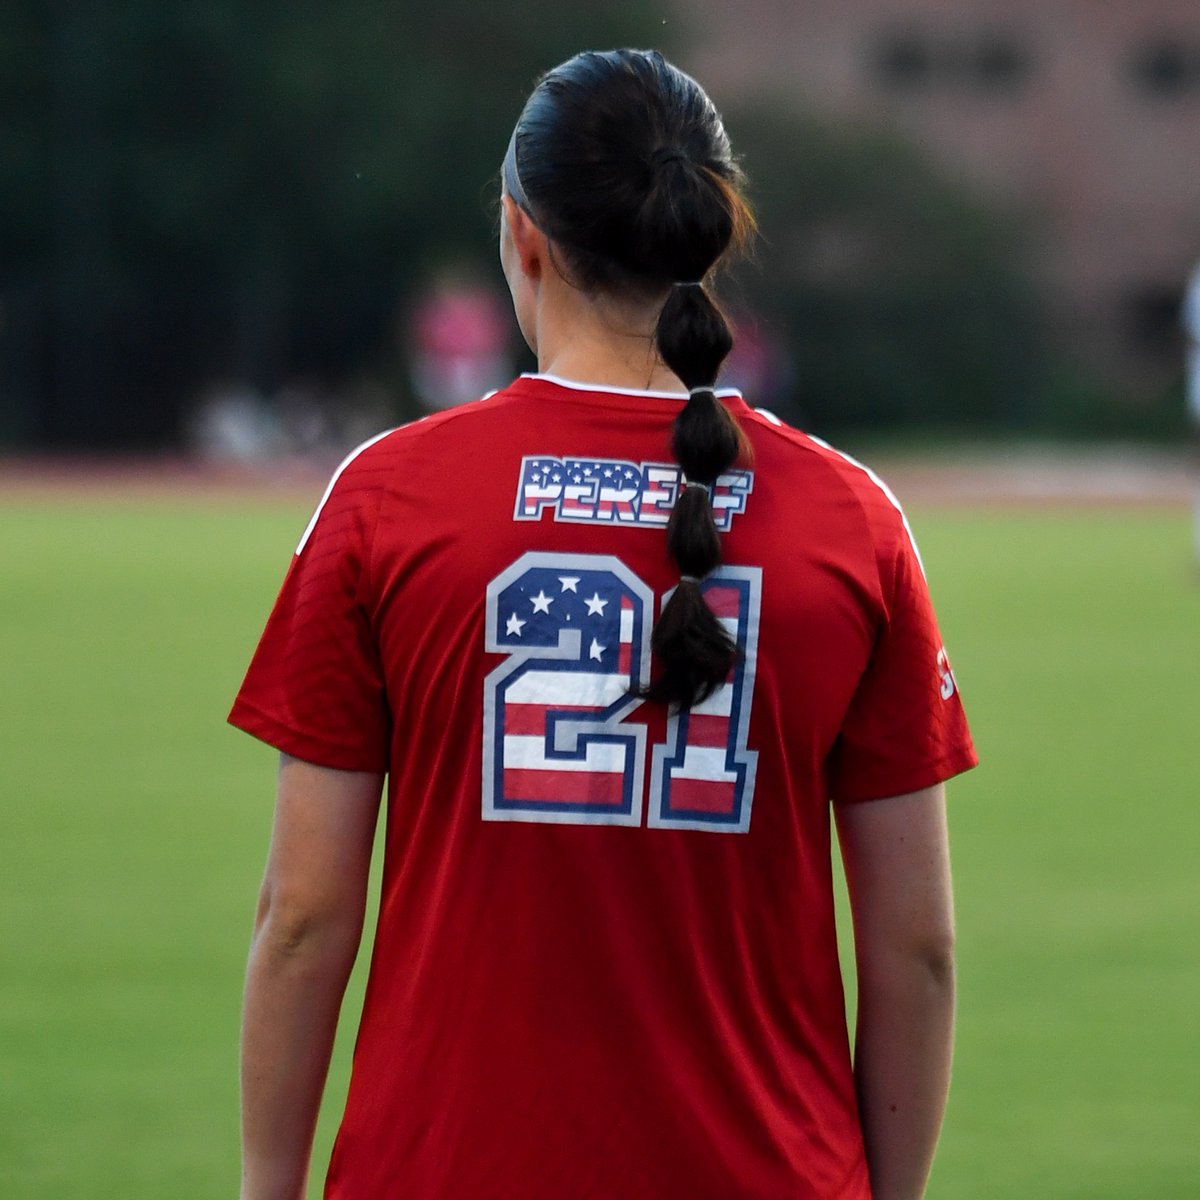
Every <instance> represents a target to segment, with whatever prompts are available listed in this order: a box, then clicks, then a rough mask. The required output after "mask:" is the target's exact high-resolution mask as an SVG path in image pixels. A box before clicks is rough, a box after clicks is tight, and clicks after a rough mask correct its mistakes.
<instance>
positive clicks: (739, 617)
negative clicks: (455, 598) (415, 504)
mask: <svg viewBox="0 0 1200 1200" xmlns="http://www.w3.org/2000/svg"><path fill="white" fill-rule="evenodd" d="M701 589H702V591H703V593H704V598H705V600H706V602H707V603H708V605H709V607H710V608H711V609H712V610H713V612H714V613H715V614H716V616H717V618H718V619H719V620H720V621H721V622H722V624H723V625H724V626H725V628H726V629H727V630H728V631H729V633H730V635H731V636H732V637H733V638H734V640H735V641H736V643H737V646H738V650H739V654H738V661H737V664H736V666H735V667H734V669H733V671H731V672H730V675H729V678H728V680H727V681H726V682H725V684H724V685H723V686H722V687H720V688H718V689H717V691H716V692H714V693H713V694H712V695H711V696H710V697H709V698H708V699H707V700H705V701H704V702H703V703H701V704H697V705H694V706H693V707H691V708H687V709H684V710H682V711H681V712H679V713H677V714H674V715H672V717H671V718H670V720H669V722H668V724H667V735H666V740H665V741H664V742H662V743H660V744H658V745H655V746H650V747H648V746H647V730H646V727H645V725H643V724H640V723H639V722H638V721H636V720H633V719H630V718H632V717H634V715H635V713H636V710H637V709H638V707H639V706H640V705H641V703H642V701H640V700H638V699H636V698H635V697H633V696H631V695H630V691H631V690H636V689H637V688H640V687H641V686H643V685H644V684H645V683H646V681H647V680H648V678H649V672H650V629H651V626H652V624H653V620H654V595H653V593H652V592H651V590H650V588H649V587H648V586H647V585H646V584H645V583H644V582H643V581H642V580H641V579H639V578H638V577H637V576H636V575H635V574H634V573H633V572H632V571H631V570H629V568H628V567H626V566H625V564H624V563H622V562H621V560H620V559H618V558H615V557H612V556H611V555H598V554H545V553H539V552H531V553H528V554H524V555H522V556H521V557H520V558H519V559H518V560H517V561H516V562H515V563H513V564H512V566H510V567H509V568H508V569H507V570H505V571H502V572H501V573H500V574H499V575H497V576H496V578H495V579H493V580H492V582H491V583H490V584H489V585H488V589H487V615H486V621H487V625H486V638H487V641H486V648H487V650H488V651H489V652H491V653H493V654H503V655H505V660H504V662H502V663H501V664H500V665H499V666H498V667H496V669H495V670H494V671H492V672H491V674H489V675H488V677H487V680H486V681H485V683H484V727H483V817H484V820H488V821H536V822H553V823H557V824H569V825H641V824H642V823H643V820H642V797H643V794H644V793H645V791H646V788H645V771H646V768H647V763H648V765H649V770H650V788H649V801H648V811H647V812H646V815H645V824H646V825H648V826H649V827H651V828H657V829H700V830H709V831H712V832H718V833H746V832H747V831H748V830H749V828H750V811H751V806H752V803H753V800H754V776H755V768H756V765H757V760H758V755H757V753H756V752H755V751H753V750H750V749H748V748H747V744H746V739H747V732H748V730H749V726H750V706H751V701H752V699H753V693H754V669H755V664H756V661H757V657H758V616H759V608H760V603H761V592H762V571H761V569H760V568H758V567H721V568H719V569H718V570H716V571H714V572H713V573H712V574H711V575H709V576H707V577H706V578H705V579H704V581H703V583H702V584H701ZM664 599H665V598H664Z"/></svg>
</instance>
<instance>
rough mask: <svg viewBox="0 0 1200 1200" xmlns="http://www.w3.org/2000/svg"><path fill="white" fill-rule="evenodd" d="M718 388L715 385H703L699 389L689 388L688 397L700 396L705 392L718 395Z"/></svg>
mask: <svg viewBox="0 0 1200 1200" xmlns="http://www.w3.org/2000/svg"><path fill="white" fill-rule="evenodd" d="M716 387H717V385H716V384H715V383H702V384H701V385H700V386H699V387H694V388H688V396H689V398H690V397H692V396H699V395H702V394H703V393H705V392H709V393H712V394H713V395H716Z"/></svg>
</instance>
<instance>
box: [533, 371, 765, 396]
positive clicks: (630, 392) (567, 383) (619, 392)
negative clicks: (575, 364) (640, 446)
mask: <svg viewBox="0 0 1200 1200" xmlns="http://www.w3.org/2000/svg"><path fill="white" fill-rule="evenodd" d="M521 378H522V379H540V380H544V381H545V382H546V383H554V384H557V385H558V386H559V387H564V388H569V389H570V390H571V391H573V392H601V393H606V394H608V395H610V396H649V397H653V398H654V399H657V400H686V399H687V395H688V394H687V392H685V391H683V392H651V391H646V390H645V389H644V388H623V387H611V386H610V385H609V384H607V383H580V382H578V380H575V379H563V378H561V377H560V376H558V375H539V374H537V373H536V372H534V371H526V372H525V373H524V374H523V375H522V376H521ZM715 392H716V395H718V396H737V397H739V398H740V397H741V394H742V393H741V392H740V391H738V389H737V388H729V387H722V388H716V389H715Z"/></svg>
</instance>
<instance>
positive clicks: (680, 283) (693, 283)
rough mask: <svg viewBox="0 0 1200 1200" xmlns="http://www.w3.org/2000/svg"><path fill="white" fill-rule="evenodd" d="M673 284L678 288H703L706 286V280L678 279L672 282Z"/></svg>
mask: <svg viewBox="0 0 1200 1200" xmlns="http://www.w3.org/2000/svg"><path fill="white" fill-rule="evenodd" d="M671 286H672V287H673V288H677V287H698V288H702V287H703V286H704V280H703V279H678V280H676V281H675V282H674V283H673V284H671Z"/></svg>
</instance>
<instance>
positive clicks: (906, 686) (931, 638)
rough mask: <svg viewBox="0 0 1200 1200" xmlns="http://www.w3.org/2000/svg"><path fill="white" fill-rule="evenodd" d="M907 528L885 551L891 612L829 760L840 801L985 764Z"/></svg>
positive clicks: (928, 783)
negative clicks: (971, 732)
mask: <svg viewBox="0 0 1200 1200" xmlns="http://www.w3.org/2000/svg"><path fill="white" fill-rule="evenodd" d="M893 515H894V516H895V517H896V518H898V520H897V525H898V526H900V528H898V529H897V530H896V532H895V536H894V538H893V540H892V545H891V547H890V550H889V551H888V552H886V553H885V556H884V557H885V560H886V561H885V564H883V565H885V566H886V568H887V569H886V571H885V572H884V574H883V578H882V580H881V582H882V583H883V586H884V596H885V614H884V619H883V622H882V626H881V628H880V629H879V631H878V635H877V638H876V642H875V646H874V649H873V652H872V654H871V657H870V660H869V661H868V664H867V668H866V670H865V671H864V673H863V675H862V677H861V679H860V680H859V683H858V687H857V689H856V690H855V693H854V696H853V699H852V700H851V703H850V707H849V709H848V710H847V713H846V716H845V719H844V721H843V724H842V728H841V731H840V734H839V736H838V739H837V742H836V743H835V745H834V749H833V753H832V755H831V758H830V763H829V794H830V796H831V797H832V799H833V800H835V801H858V800H874V799H881V798H883V797H886V796H899V795H903V794H904V793H906V792H915V791H919V790H920V789H922V788H927V787H932V786H933V785H934V784H936V783H941V782H943V781H944V780H946V779H949V778H950V777H951V776H953V775H957V774H959V773H960V772H961V771H966V770H969V769H970V768H971V767H973V766H975V765H976V763H977V762H978V761H979V760H978V757H977V756H976V754H975V749H974V746H973V744H972V741H971V734H970V731H969V729H968V727H967V720H966V715H965V714H964V712H963V706H962V701H961V699H960V698H959V694H958V685H957V682H956V681H955V678H954V673H953V671H952V670H951V667H950V661H949V658H948V657H947V655H946V649H945V647H944V646H943V644H942V639H941V635H940V633H939V632H938V626H937V619H936V617H935V615H934V611H933V604H932V602H931V600H930V598H929V589H928V587H927V585H926V582H925V574H924V571H923V569H922V566H921V560H920V557H919V555H918V553H917V549H916V546H915V544H914V543H913V541H912V538H911V535H910V534H909V532H908V528H907V524H906V523H904V522H903V519H902V517H900V515H899V513H898V511H897V512H895V513H894V514H893Z"/></svg>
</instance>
